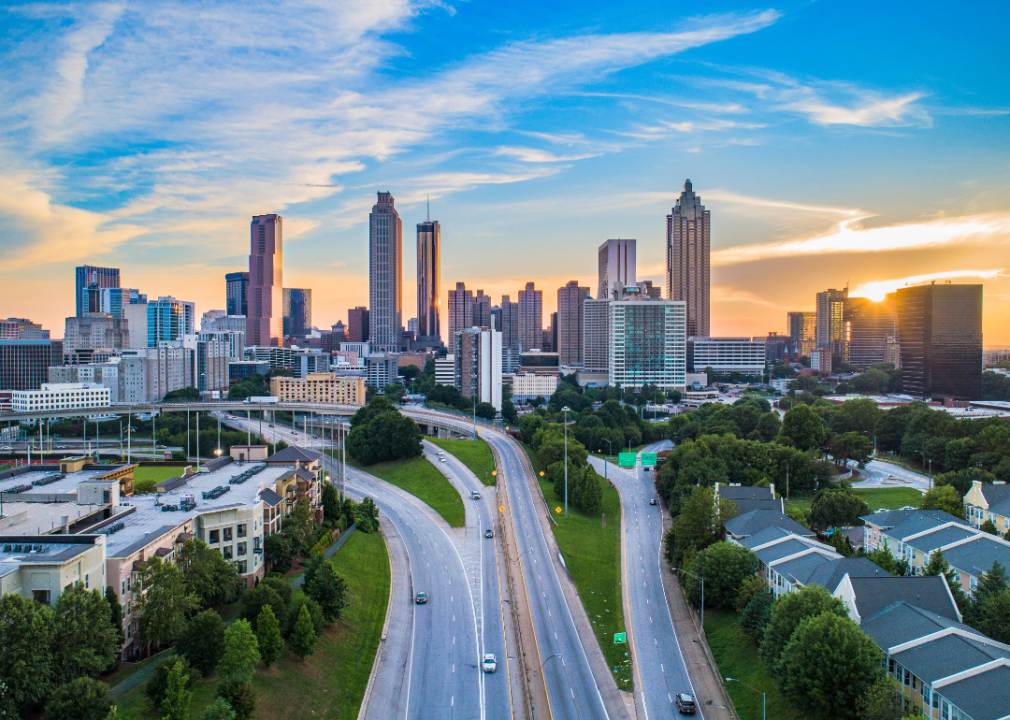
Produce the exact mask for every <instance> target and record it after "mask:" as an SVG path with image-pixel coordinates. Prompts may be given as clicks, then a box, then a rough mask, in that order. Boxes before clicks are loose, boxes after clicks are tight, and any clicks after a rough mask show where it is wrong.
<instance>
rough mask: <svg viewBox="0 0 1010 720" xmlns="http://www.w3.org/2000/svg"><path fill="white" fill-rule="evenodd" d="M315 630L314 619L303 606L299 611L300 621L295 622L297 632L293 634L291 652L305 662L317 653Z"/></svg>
mask: <svg viewBox="0 0 1010 720" xmlns="http://www.w3.org/2000/svg"><path fill="white" fill-rule="evenodd" d="M317 641H318V637H317V636H316V631H315V628H313V627H312V618H311V617H310V616H309V609H308V608H307V607H305V606H304V605H303V606H302V608H301V610H299V611H298V621H297V622H295V630H294V632H293V633H291V650H292V652H294V654H295V655H297V656H298V657H299V658H300V659H301V660H303V661H304V660H305V658H307V657H308V656H309V655H311V654H312V653H314V652H315V651H316V642H317Z"/></svg>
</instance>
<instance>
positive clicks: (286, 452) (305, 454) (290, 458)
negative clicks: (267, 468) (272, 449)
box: [266, 446, 322, 465]
mask: <svg viewBox="0 0 1010 720" xmlns="http://www.w3.org/2000/svg"><path fill="white" fill-rule="evenodd" d="M320 457H322V453H318V452H316V451H315V450H307V449H305V448H300V447H294V446H292V447H286V448H284V449H283V450H281V451H280V452H279V453H274V454H273V455H271V456H270V457H268V458H267V459H266V462H267V464H268V465H271V464H279V465H284V464H287V463H290V464H292V465H294V464H295V463H296V462H312V461H314V460H318V459H319V458H320Z"/></svg>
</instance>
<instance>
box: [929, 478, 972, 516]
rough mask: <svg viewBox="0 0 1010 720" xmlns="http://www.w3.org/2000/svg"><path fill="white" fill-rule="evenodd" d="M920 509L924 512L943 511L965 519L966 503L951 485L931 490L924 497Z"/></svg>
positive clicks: (939, 486) (938, 486)
mask: <svg viewBox="0 0 1010 720" xmlns="http://www.w3.org/2000/svg"><path fill="white" fill-rule="evenodd" d="M919 507H920V508H921V509H923V510H942V511H943V512H945V513H949V514H951V515H953V516H954V517H956V518H964V502H963V500H962V498H961V494H960V493H958V491H957V490H955V489H954V488H953V487H951V486H950V485H937V486H936V487H933V488H930V489H929V490H928V491H927V492H926V494H925V495H924V496H923V497H922V503H921V504H920V505H919Z"/></svg>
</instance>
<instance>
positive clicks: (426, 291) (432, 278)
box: [417, 217, 442, 345]
mask: <svg viewBox="0 0 1010 720" xmlns="http://www.w3.org/2000/svg"><path fill="white" fill-rule="evenodd" d="M441 253H442V231H441V228H440V227H439V224H438V220H432V219H431V217H429V218H428V219H427V220H426V221H425V222H422V223H418V224H417V341H418V343H420V344H422V345H440V344H441V342H442V340H441V336H442V327H441V323H440V318H439V292H440V290H439V288H440V281H441V276H440V268H439V265H440V263H441Z"/></svg>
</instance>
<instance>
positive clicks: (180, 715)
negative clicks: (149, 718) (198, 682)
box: [160, 660, 193, 720]
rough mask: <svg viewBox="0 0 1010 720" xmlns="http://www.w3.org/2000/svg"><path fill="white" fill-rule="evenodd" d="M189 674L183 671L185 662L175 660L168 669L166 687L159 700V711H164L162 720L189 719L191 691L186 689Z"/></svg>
mask: <svg viewBox="0 0 1010 720" xmlns="http://www.w3.org/2000/svg"><path fill="white" fill-rule="evenodd" d="M187 683H189V675H187V674H186V673H185V664H184V663H183V662H182V661H181V660H176V662H174V663H173V664H172V669H171V670H169V671H168V687H166V688H165V697H164V698H163V699H162V701H161V705H160V707H161V711H162V712H163V713H165V718H164V720H189V705H190V702H191V701H192V699H193V693H192V692H190V690H189V689H187Z"/></svg>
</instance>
